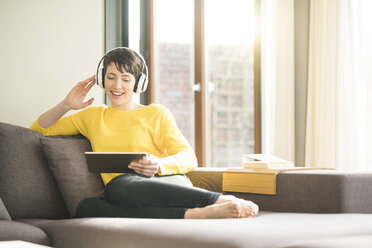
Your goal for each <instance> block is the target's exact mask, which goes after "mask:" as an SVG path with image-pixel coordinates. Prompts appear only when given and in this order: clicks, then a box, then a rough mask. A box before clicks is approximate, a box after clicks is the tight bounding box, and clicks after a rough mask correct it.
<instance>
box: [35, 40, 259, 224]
mask: <svg viewBox="0 0 372 248" xmlns="http://www.w3.org/2000/svg"><path fill="white" fill-rule="evenodd" d="M100 66H102V69H101V68H100ZM98 68H99V69H98V70H97V75H96V78H95V77H94V76H92V77H90V78H88V79H86V80H84V81H82V82H80V83H78V84H77V85H76V86H75V87H74V88H73V89H72V90H71V91H70V92H69V93H68V95H67V96H66V98H65V99H64V100H63V101H61V102H60V103H59V104H57V105H56V106H55V107H54V108H52V109H50V110H49V111H47V112H46V113H44V114H42V115H41V116H40V117H39V118H38V119H37V120H36V121H35V122H34V123H33V124H32V126H31V129H33V130H36V131H39V132H41V133H43V134H44V135H73V134H79V133H81V134H82V135H84V136H85V137H87V138H88V139H89V140H90V142H91V144H92V150H93V151H96V152H123V151H125V152H147V153H148V154H150V156H149V158H148V159H147V160H141V161H138V162H132V163H131V164H130V166H129V168H131V169H132V170H133V171H134V172H135V173H127V174H114V173H102V174H101V177H102V180H103V182H104V184H105V197H104V200H105V202H107V206H114V207H115V209H116V211H119V212H120V214H119V215H120V216H121V217H154V218H155V217H156V218H159V217H160V218H186V219H189V218H247V217H253V216H256V215H257V213H258V206H257V205H256V204H254V203H253V202H251V201H246V200H243V199H239V198H236V197H234V196H228V195H222V194H220V193H216V192H211V191H207V190H204V189H200V188H196V187H189V186H186V185H185V186H183V185H175V184H171V183H167V182H163V181H158V180H153V179H156V178H159V175H160V176H164V175H174V174H184V173H187V172H189V171H191V170H193V169H195V168H196V167H197V161H196V157H195V154H194V152H193V150H192V148H191V147H190V145H189V143H188V142H187V141H186V139H185V138H184V136H183V135H182V134H181V132H180V131H179V129H178V128H177V125H176V122H175V120H174V118H173V116H172V114H171V113H170V111H169V110H168V109H167V108H166V107H164V106H163V105H159V104H150V105H148V106H144V105H141V104H137V103H135V102H134V101H133V92H137V93H140V92H142V91H144V90H145V89H146V86H147V67H146V64H145V61H144V60H143V58H142V56H141V55H140V54H138V53H136V52H134V51H133V50H131V49H129V48H124V47H122V48H116V49H114V50H112V51H110V52H108V53H107V54H106V55H105V56H104V57H103V58H102V59H101V61H100V63H99V65H98ZM96 80H97V81H98V84H99V85H100V86H102V87H103V88H104V90H105V92H106V94H107V96H108V98H109V99H110V101H111V105H110V106H108V107H107V106H100V107H90V108H86V107H88V106H89V105H91V104H92V102H93V100H94V99H93V98H91V99H89V100H88V101H86V102H84V98H85V96H86V95H87V93H88V92H89V90H90V89H91V88H92V87H93V86H94V84H95V82H96ZM84 108H86V109H84ZM80 109H84V110H82V111H80V112H78V113H75V114H72V115H70V116H67V117H62V116H63V115H64V114H66V113H67V112H68V111H69V110H80ZM83 201H84V200H83ZM83 201H82V202H83ZM80 205H81V204H80ZM79 207H80V209H78V211H77V212H78V214H77V216H76V217H86V216H88V215H89V214H88V212H89V211H90V210H89V209H88V208H89V207H86V206H85V207H81V206H79ZM97 215H101V216H102V215H104V214H103V213H102V214H97Z"/></svg>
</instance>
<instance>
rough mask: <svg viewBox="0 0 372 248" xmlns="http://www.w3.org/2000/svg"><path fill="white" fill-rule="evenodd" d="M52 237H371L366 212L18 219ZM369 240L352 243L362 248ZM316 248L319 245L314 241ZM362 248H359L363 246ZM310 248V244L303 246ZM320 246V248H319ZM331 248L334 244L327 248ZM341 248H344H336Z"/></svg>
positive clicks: (71, 244) (85, 241)
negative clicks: (238, 216)
mask: <svg viewBox="0 0 372 248" xmlns="http://www.w3.org/2000/svg"><path fill="white" fill-rule="evenodd" d="M22 221H25V222H27V223H30V224H31V223H32V224H34V225H36V226H38V227H40V228H41V229H43V230H44V231H45V232H46V233H48V234H49V235H50V236H51V237H53V241H54V243H53V245H54V246H55V247H59V248H67V247H68V248H75V247H79V248H85V247H89V248H96V247H110V248H116V247H126V248H131V247H133V248H134V247H135V248H142V247H177V248H186V247H187V248H190V247H195V248H199V247H203V248H204V247H205V248H208V247H214V248H222V247H223V248H227V247H231V248H232V247H234V248H240V247H241V248H243V247H244V248H247V247H254V248H275V247H288V246H289V247H294V246H291V245H292V244H294V243H295V244H296V245H297V246H295V247H303V246H302V244H309V241H310V240H311V239H318V241H319V239H322V238H329V239H330V240H329V241H328V244H330V242H331V241H332V239H333V240H334V241H335V242H336V241H337V240H338V238H341V239H342V238H346V237H354V236H363V237H368V236H369V237H370V236H371V235H372V215H370V214H300V213H269V212H266V213H265V212H261V213H260V214H259V215H258V216H257V217H255V218H248V219H208V220H206V219H204V220H203V219H193V220H185V219H175V220H166V219H128V218H82V219H70V220H57V221H47V220H22ZM368 241H369V239H363V240H361V241H360V242H358V243H357V244H358V245H360V246H352V247H366V245H368V244H370V243H367V244H366V243H365V242H368ZM319 244H321V243H319ZM363 245H364V246H363ZM306 247H309V246H306ZM319 247H321V246H319ZM330 247H334V246H330ZM341 247H343V248H346V246H341Z"/></svg>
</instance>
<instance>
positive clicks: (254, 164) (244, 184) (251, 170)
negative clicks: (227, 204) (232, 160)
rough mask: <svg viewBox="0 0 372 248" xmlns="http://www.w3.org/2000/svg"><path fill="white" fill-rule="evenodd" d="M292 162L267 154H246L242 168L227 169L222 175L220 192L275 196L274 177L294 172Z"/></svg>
mask: <svg viewBox="0 0 372 248" xmlns="http://www.w3.org/2000/svg"><path fill="white" fill-rule="evenodd" d="M296 168H297V167H294V164H293V162H291V161H287V160H284V159H281V158H278V157H275V156H273V155H269V154H246V155H243V158H242V167H237V168H228V169H226V170H225V172H224V173H223V181H222V190H223V191H232V192H244V193H256V194H269V195H275V194H276V176H277V175H278V174H279V173H280V172H281V171H287V170H294V169H296Z"/></svg>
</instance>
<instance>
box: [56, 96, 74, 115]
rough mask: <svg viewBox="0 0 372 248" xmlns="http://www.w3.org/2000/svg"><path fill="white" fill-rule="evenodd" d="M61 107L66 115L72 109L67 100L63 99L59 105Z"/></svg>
mask: <svg viewBox="0 0 372 248" xmlns="http://www.w3.org/2000/svg"><path fill="white" fill-rule="evenodd" d="M59 105H60V108H61V111H62V112H65V113H67V112H68V111H70V110H71V109H72V108H71V107H70V105H69V104H68V102H67V101H66V98H65V99H63V100H62V102H60V103H59Z"/></svg>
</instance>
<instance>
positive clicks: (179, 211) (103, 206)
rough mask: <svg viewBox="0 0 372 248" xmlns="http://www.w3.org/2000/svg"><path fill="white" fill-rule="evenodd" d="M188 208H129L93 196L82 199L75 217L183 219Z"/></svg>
mask: <svg viewBox="0 0 372 248" xmlns="http://www.w3.org/2000/svg"><path fill="white" fill-rule="evenodd" d="M186 210H187V208H165V207H158V208H155V207H144V208H129V207H121V206H117V205H113V204H111V203H109V202H107V201H106V200H105V199H104V198H100V197H91V198H86V199H84V200H82V201H81V202H80V203H79V205H78V207H77V210H76V213H75V216H74V217H73V218H88V217H121V218H165V219H182V218H184V216H185V212H186Z"/></svg>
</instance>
